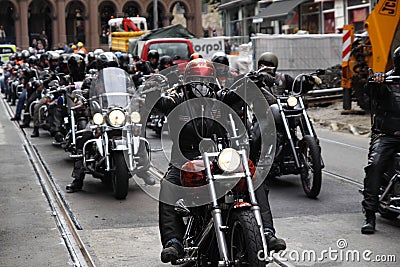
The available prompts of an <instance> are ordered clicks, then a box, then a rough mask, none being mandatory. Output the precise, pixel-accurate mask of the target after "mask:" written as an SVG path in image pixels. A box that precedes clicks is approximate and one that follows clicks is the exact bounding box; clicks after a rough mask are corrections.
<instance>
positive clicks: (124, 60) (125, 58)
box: [118, 53, 130, 71]
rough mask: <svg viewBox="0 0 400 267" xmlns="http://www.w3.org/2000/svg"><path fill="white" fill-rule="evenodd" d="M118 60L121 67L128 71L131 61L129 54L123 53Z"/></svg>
mask: <svg viewBox="0 0 400 267" xmlns="http://www.w3.org/2000/svg"><path fill="white" fill-rule="evenodd" d="M118 61H119V66H120V68H121V69H124V70H125V71H127V70H128V68H129V61H130V58H129V55H128V54H127V53H121V55H120V56H119V59H118Z"/></svg>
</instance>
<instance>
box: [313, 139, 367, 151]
mask: <svg viewBox="0 0 400 267" xmlns="http://www.w3.org/2000/svg"><path fill="white" fill-rule="evenodd" d="M319 139H320V140H322V141H325V142H328V143H332V144H337V145H342V146H347V147H351V148H354V149H357V150H361V151H367V152H368V149H366V148H363V147H359V146H355V145H350V144H346V143H342V142H339V141H335V140H330V139H326V138H320V137H319Z"/></svg>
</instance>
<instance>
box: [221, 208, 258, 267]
mask: <svg viewBox="0 0 400 267" xmlns="http://www.w3.org/2000/svg"><path fill="white" fill-rule="evenodd" d="M229 229H230V230H231V231H230V235H229V243H228V244H229V250H230V251H229V252H230V254H229V255H230V260H231V261H233V262H235V265H234V266H256V267H257V266H259V267H261V266H264V267H265V264H266V262H265V260H264V258H266V257H264V255H263V253H262V251H263V244H262V239H261V236H260V230H259V228H258V225H257V222H256V219H255V217H254V214H253V213H252V212H251V211H249V210H240V211H237V212H233V213H232V215H231V218H230V227H229Z"/></svg>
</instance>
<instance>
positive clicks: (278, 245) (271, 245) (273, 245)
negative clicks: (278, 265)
mask: <svg viewBox="0 0 400 267" xmlns="http://www.w3.org/2000/svg"><path fill="white" fill-rule="evenodd" d="M264 234H265V238H266V239H267V245H268V251H273V250H274V251H275V252H278V251H281V250H285V249H286V242H285V240H283V239H282V238H278V237H276V236H275V234H274V233H273V232H272V231H268V230H267V231H265V232H264Z"/></svg>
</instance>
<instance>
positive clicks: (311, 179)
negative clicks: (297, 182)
mask: <svg viewBox="0 0 400 267" xmlns="http://www.w3.org/2000/svg"><path fill="white" fill-rule="evenodd" d="M299 159H300V163H301V165H302V167H301V171H300V178H301V184H302V185H303V190H304V192H305V193H306V195H307V197H309V198H316V197H317V196H318V194H319V192H320V191H321V180H322V167H321V151H320V148H319V146H318V144H317V141H316V140H315V138H313V137H312V136H310V135H305V136H304V137H303V139H302V140H301V141H300V151H299Z"/></svg>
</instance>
